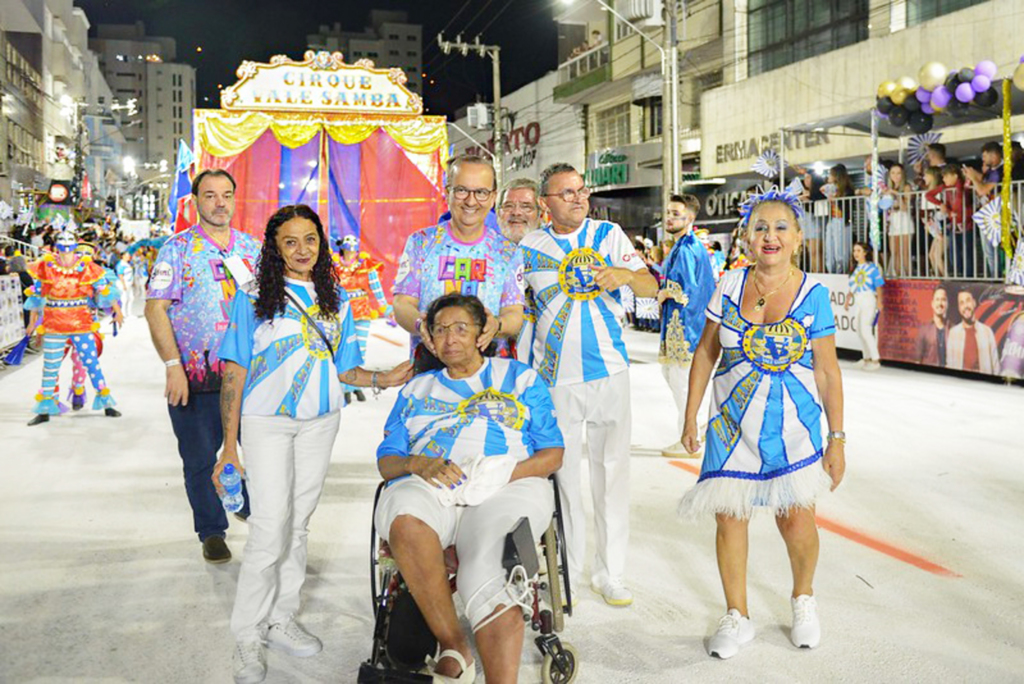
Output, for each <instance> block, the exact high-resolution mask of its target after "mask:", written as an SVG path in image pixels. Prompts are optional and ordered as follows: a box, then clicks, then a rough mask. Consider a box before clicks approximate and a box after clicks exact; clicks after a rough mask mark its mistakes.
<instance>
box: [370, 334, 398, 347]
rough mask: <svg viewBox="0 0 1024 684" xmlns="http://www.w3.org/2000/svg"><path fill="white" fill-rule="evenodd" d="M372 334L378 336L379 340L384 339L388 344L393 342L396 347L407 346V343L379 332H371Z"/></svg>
mask: <svg viewBox="0 0 1024 684" xmlns="http://www.w3.org/2000/svg"><path fill="white" fill-rule="evenodd" d="M370 334H371V335H373V336H374V337H376V338H377V339H378V340H384V341H385V342H387V343H388V344H393V345H395V346H396V347H404V346H405V344H403V343H402V342H396V341H395V340H393V339H391V338H390V337H384V336H383V335H381V334H379V333H370Z"/></svg>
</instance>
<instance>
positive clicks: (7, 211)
mask: <svg viewBox="0 0 1024 684" xmlns="http://www.w3.org/2000/svg"><path fill="white" fill-rule="evenodd" d="M12 216H14V209H11V205H10V204H8V203H7V202H4V201H3V200H0V220H2V221H6V220H7V219H9V218H11V217H12Z"/></svg>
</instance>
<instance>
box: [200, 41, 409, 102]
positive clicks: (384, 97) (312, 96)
mask: <svg viewBox="0 0 1024 684" xmlns="http://www.w3.org/2000/svg"><path fill="white" fill-rule="evenodd" d="M303 57H304V58H303V60H302V61H301V62H296V61H294V60H292V59H289V58H288V57H286V56H285V55H275V56H273V57H271V58H270V64H262V63H258V62H250V61H245V62H242V65H241V66H239V67H238V70H237V71H236V72H235V73H236V74H237V76H238V78H239V81H238V82H237V83H235V84H234V85H233V86H230V87H228V88H225V89H224V90H222V91H221V94H220V101H221V106H222V107H223V108H224V109H228V110H236V111H237V110H258V111H264V112H266V111H280V112H317V113H337V114H405V115H418V114H422V113H423V101H422V100H421V99H420V97H419V95H417V94H416V93H413V92H412V91H410V90H409V89H408V88H406V87H405V82H406V76H405V72H404V71H402V70H401V69H398V68H391V69H377V68H376V67H374V65H373V62H371V61H370V60H368V59H361V60H359V61H358V62H356V63H355V64H346V63H345V62H344V60H343V58H342V55H341V53H340V52H322V51H321V52H314V51H313V50H307V51H306V53H305V55H304V56H303Z"/></svg>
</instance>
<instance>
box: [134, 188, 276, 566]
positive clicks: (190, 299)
mask: <svg viewBox="0 0 1024 684" xmlns="http://www.w3.org/2000/svg"><path fill="white" fill-rule="evenodd" d="M192 194H193V195H194V196H195V200H196V210H197V212H198V213H199V224H198V225H195V226H192V227H191V228H189V229H188V230H185V231H182V232H180V233H178V234H177V235H175V236H174V237H172V238H171V239H170V240H168V241H167V242H166V243H165V244H164V246H163V247H161V248H160V253H159V254H158V255H157V258H156V263H155V264H154V266H153V271H152V275H151V276H150V281H149V291H148V293H147V301H146V320H147V322H148V323H149V332H150V335H151V336H152V338H153V345H154V346H155V347H156V351H157V353H158V354H159V355H160V359H161V360H162V361H163V364H164V366H166V373H167V380H166V387H165V389H164V396H165V397H166V398H167V410H168V413H170V417H171V425H172V426H173V428H174V436H175V437H176V438H177V440H178V453H179V455H180V456H181V461H182V466H183V471H184V477H185V492H186V493H187V494H188V501H189V504H190V505H191V507H192V521H193V524H194V527H195V532H196V534H197V535H198V536H199V541H200V542H201V543H202V545H203V558H205V559H206V560H207V561H208V562H210V563H226V562H227V561H229V560H231V551H230V550H229V549H228V546H227V544H226V543H225V541H224V535H225V533H226V532H227V528H228V519H227V516H226V515H225V513H224V507H223V506H221V503H220V499H219V498H218V496H217V491H216V489H214V486H213V483H212V482H211V481H210V475H211V473H213V466H214V464H215V463H216V462H217V450H218V449H219V448H220V445H221V443H223V441H224V432H223V426H222V424H221V419H220V386H221V374H222V372H223V369H224V363H223V362H222V361H221V359H220V355H219V350H220V343H221V339H222V338H223V337H224V331H225V330H226V329H227V326H228V313H229V311H230V308H229V305H230V304H231V300H232V299H233V298H234V296H235V292H236V290H237V288H238V285H239V284H246V283H248V282H249V281H250V280H252V269H253V266H254V265H255V264H256V257H257V255H258V254H259V252H260V246H259V243H258V242H256V240H254V239H253V238H252V237H250V236H249V235H246V234H245V233H243V232H241V231H238V230H235V229H234V228H232V227H231V219H232V218H233V217H234V214H235V180H234V178H232V177H231V175H230V174H229V173H228V172H227V171H222V170H220V169H214V170H206V171H203V172H201V173H200V174H199V175H197V176H196V177H195V180H194V181H193V182H192ZM242 491H243V495H244V496H246V498H247V497H248V495H247V494H246V489H245V487H244V486H243V490H242ZM248 514H249V506H248V502H247V503H246V505H245V506H243V507H242V509H241V510H240V511H239V512H238V513H236V516H238V517H241V518H242V519H244V518H245V517H246V516H248Z"/></svg>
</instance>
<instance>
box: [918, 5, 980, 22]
mask: <svg viewBox="0 0 1024 684" xmlns="http://www.w3.org/2000/svg"><path fill="white" fill-rule="evenodd" d="M982 2H985V0H907V26H916V25H918V24H922V23H924V22H926V21H929V20H931V19H935V18H936V17H941V16H942V15H943V14H949V13H950V12H956V11H957V10H962V9H964V8H966V7H973V6H974V5H980V4H981V3H982Z"/></svg>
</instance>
